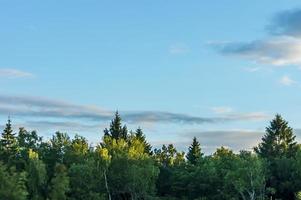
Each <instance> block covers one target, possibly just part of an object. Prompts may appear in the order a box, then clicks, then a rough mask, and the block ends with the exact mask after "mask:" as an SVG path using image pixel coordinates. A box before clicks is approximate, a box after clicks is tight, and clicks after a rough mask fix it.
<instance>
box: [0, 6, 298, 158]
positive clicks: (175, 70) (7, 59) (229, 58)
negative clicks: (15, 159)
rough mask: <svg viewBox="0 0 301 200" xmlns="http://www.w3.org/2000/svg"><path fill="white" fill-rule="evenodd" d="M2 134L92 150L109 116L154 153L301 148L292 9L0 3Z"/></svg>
mask: <svg viewBox="0 0 301 200" xmlns="http://www.w3.org/2000/svg"><path fill="white" fill-rule="evenodd" d="M0 27H1V28H0V85H1V87H0V124H1V125H2V126H0V128H3V125H5V123H6V121H7V117H8V116H11V119H12V122H13V125H14V128H15V130H16V131H17V128H18V127H22V126H25V127H26V128H27V129H28V130H37V131H38V132H39V134H40V135H42V136H43V137H44V138H45V139H47V138H50V137H51V135H52V134H53V133H54V132H55V131H63V132H68V134H70V135H71V136H74V135H75V134H76V133H78V134H80V135H83V136H85V137H86V138H87V139H88V140H89V141H90V143H91V144H97V143H99V142H100V140H101V137H102V135H103V129H104V128H105V127H108V125H109V123H110V119H112V118H113V116H114V112H115V111H116V110H118V111H119V113H120V114H121V117H122V118H123V120H124V123H126V124H127V126H128V128H129V129H130V130H135V129H136V128H138V127H141V128H142V129H143V130H144V132H145V134H146V136H147V139H148V140H149V141H150V142H151V144H152V145H153V146H154V147H160V146H161V145H162V144H169V143H173V144H175V145H176V147H177V148H179V149H180V150H184V151H185V150H187V148H188V145H189V144H190V143H191V141H192V137H194V136H196V137H197V138H198V140H199V141H200V143H201V145H202V149H203V151H204V152H205V153H207V154H210V153H213V152H214V151H215V149H216V148H218V147H220V146H226V147H229V148H231V149H233V150H234V151H238V150H241V149H246V150H251V149H252V147H254V146H255V145H256V144H257V143H258V142H259V141H260V139H261V137H262V136H263V135H264V131H265V127H266V126H268V125H269V121H270V120H272V119H273V117H274V115H275V114H277V113H279V114H281V115H282V116H283V117H284V118H285V119H286V120H287V121H289V125H290V126H291V127H292V128H294V131H295V134H296V135H297V140H298V141H299V142H301V124H300V121H301V115H300V114H299V111H300V110H301V104H300V102H301V78H300V75H301V2H300V1H298V0H278V1H275V0H265V1H262V0H253V1H233V0H232V1H231V0H219V1H209V0H204V1H199V0H195V1H194V0H192V1H180V0H165V1H159V0H153V1H149V0H136V1H134V0H129V1H102V0H97V1H96V0H95V1H93V0H85V1H83V0H76V1H74V0H72V1H69V0H60V1H55V0H53V1H38V0H36V1H34V0H27V1H21V0H19V1H18V0H0Z"/></svg>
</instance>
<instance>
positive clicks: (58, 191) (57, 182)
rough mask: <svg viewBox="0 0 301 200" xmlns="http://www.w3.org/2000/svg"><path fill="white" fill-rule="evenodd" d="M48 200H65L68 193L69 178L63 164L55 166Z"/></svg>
mask: <svg viewBox="0 0 301 200" xmlns="http://www.w3.org/2000/svg"><path fill="white" fill-rule="evenodd" d="M50 191H51V192H50V195H49V197H50V200H65V199H67V192H68V191H69V177H68V176H67V172H66V167H65V166H64V165H63V164H57V165H56V167H55V174H54V177H53V178H52V180H51V189H50Z"/></svg>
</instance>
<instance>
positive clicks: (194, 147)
mask: <svg viewBox="0 0 301 200" xmlns="http://www.w3.org/2000/svg"><path fill="white" fill-rule="evenodd" d="M202 155H203V154H202V153H201V147H200V143H199V142H198V141H197V139H196V137H194V138H193V141H192V144H191V146H190V147H189V149H188V153H187V155H186V158H187V160H188V162H190V163H191V164H193V165H195V164H196V163H197V161H198V160H199V159H200V158H201V157H202Z"/></svg>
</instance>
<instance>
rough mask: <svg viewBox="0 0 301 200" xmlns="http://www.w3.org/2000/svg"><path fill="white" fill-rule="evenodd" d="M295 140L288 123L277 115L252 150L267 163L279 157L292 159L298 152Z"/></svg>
mask: <svg viewBox="0 0 301 200" xmlns="http://www.w3.org/2000/svg"><path fill="white" fill-rule="evenodd" d="M295 138H296V136H295V135H294V133H293V129H292V128H291V127H289V126H288V122H287V121H285V120H284V119H283V118H282V117H281V115H279V114H277V115H276V116H275V118H274V119H273V120H272V121H271V122H270V126H269V127H267V128H266V134H265V135H264V137H263V138H262V142H261V143H260V144H259V145H258V146H257V147H255V148H254V150H255V152H256V153H257V154H258V155H259V156H260V157H262V158H265V159H267V160H269V161H271V160H273V159H275V158H279V157H294V156H295V155H296V152H297V150H298V145H297V142H296V141H295Z"/></svg>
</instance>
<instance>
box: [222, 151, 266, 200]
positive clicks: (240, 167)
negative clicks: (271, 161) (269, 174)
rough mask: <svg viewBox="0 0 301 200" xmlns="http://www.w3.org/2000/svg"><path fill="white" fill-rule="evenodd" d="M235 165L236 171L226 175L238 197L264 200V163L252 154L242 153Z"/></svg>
mask: <svg viewBox="0 0 301 200" xmlns="http://www.w3.org/2000/svg"><path fill="white" fill-rule="evenodd" d="M234 164H235V167H234V169H233V170H231V171H228V173H227V175H226V183H228V184H230V187H232V186H233V187H234V189H235V190H236V191H237V194H238V195H237V197H238V198H239V197H240V198H242V199H243V200H256V199H260V200H264V198H265V166H264V163H263V161H262V160H261V159H259V158H258V157H257V156H255V155H253V154H252V153H250V152H246V151H242V152H241V153H240V155H239V157H238V159H237V160H236V162H235V163H234Z"/></svg>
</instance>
